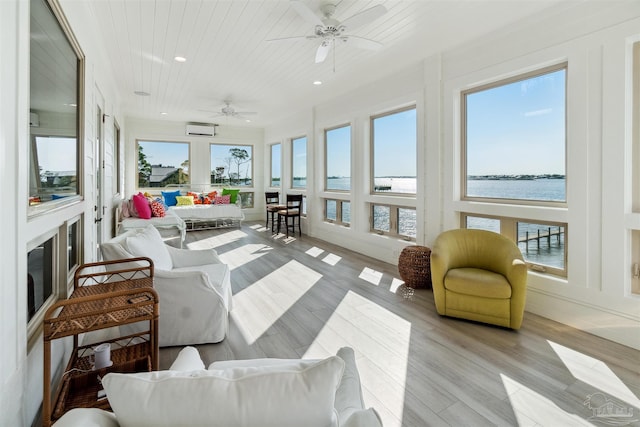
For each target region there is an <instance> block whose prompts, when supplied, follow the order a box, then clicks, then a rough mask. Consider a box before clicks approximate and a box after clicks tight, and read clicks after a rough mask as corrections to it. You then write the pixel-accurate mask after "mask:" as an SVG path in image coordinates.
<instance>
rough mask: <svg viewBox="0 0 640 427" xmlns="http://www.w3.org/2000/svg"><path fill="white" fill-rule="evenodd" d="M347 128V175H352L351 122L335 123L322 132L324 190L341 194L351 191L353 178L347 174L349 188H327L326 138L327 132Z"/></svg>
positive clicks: (327, 159)
mask: <svg viewBox="0 0 640 427" xmlns="http://www.w3.org/2000/svg"><path fill="white" fill-rule="evenodd" d="M346 127H348V128H349V175H353V171H352V170H351V160H352V159H351V157H352V156H351V150H352V149H353V126H352V124H351V123H345V124H341V125H337V126H332V127H328V128H325V129H324V131H323V133H324V191H325V192H328V193H343V194H348V193H351V190H352V189H351V181H352V179H353V177H352V176H349V189H348V190H339V189H330V188H328V183H329V182H328V181H329V175H328V171H327V167H328V161H329V156H328V155H327V152H328V150H327V143H328V139H327V134H328V133H329V132H331V131H333V130H337V129H342V128H346Z"/></svg>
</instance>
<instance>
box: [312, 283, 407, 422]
mask: <svg viewBox="0 0 640 427" xmlns="http://www.w3.org/2000/svg"><path fill="white" fill-rule="evenodd" d="M410 339H411V323H409V322H408V321H406V320H404V319H402V318H401V317H399V316H397V315H396V314H394V313H392V312H390V311H389V310H387V309H385V308H383V307H381V306H380V305H378V304H376V303H374V302H372V301H370V300H368V299H367V298H364V297H362V296H360V295H358V294H357V293H355V292H352V291H349V292H347V294H346V295H345V296H344V298H343V299H342V301H341V302H340V304H339V305H338V306H337V307H336V308H335V310H334V311H333V313H332V314H331V316H330V318H329V319H328V320H327V321H326V323H325V324H324V326H323V327H322V329H321V330H320V332H319V333H318V335H317V336H316V338H315V340H314V341H313V343H312V344H311V345H310V346H309V348H308V349H307V351H306V352H305V354H304V357H305V358H324V357H327V356H330V355H333V354H336V352H337V351H338V349H339V348H340V347H343V346H348V347H351V348H353V350H354V351H355V354H356V363H357V365H358V370H359V371H360V376H361V380H362V387H363V388H364V389H365V391H366V392H371V394H373V395H378V396H385V399H384V400H385V401H384V406H385V408H384V409H385V410H384V411H380V412H381V415H382V414H383V413H384V414H390V415H387V416H388V417H389V418H386V417H385V419H383V424H384V425H385V426H393V425H397V423H398V420H402V413H403V410H404V392H405V386H406V376H407V363H408V357H409V344H410ZM365 404H369V403H368V402H365Z"/></svg>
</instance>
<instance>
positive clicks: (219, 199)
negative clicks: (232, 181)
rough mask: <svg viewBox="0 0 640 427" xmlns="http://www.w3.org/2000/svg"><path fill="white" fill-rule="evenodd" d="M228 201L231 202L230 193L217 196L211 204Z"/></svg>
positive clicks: (220, 203) (221, 203) (225, 203)
mask: <svg viewBox="0 0 640 427" xmlns="http://www.w3.org/2000/svg"><path fill="white" fill-rule="evenodd" d="M229 203H231V196H230V195H226V196H217V197H216V198H215V199H213V204H214V205H228V204H229Z"/></svg>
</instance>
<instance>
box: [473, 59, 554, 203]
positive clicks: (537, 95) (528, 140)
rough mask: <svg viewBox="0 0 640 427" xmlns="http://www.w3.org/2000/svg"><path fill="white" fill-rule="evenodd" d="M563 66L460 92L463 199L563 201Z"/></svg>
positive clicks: (528, 201)
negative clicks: (462, 141)
mask: <svg viewBox="0 0 640 427" xmlns="http://www.w3.org/2000/svg"><path fill="white" fill-rule="evenodd" d="M566 74H567V73H566V66H565V65H562V66H555V67H551V68H547V69H545V70H541V71H538V72H535V73H530V74H527V75H525V76H520V77H518V78H514V79H509V80H506V81H501V82H498V83H494V84H491V85H487V86H483V87H480V88H474V89H472V90H469V91H466V92H463V94H462V108H463V112H462V117H463V132H462V135H463V138H464V143H463V150H464V156H463V161H464V165H463V168H462V170H463V171H464V174H465V176H464V179H463V180H462V182H463V186H464V188H463V195H464V197H465V198H467V199H494V200H499V199H502V200H508V201H520V202H521V203H524V202H523V201H526V202H527V203H530V202H531V201H534V202H535V201H538V202H553V203H558V202H560V203H563V202H566V176H565V163H566V161H565V152H566V86H567V84H566Z"/></svg>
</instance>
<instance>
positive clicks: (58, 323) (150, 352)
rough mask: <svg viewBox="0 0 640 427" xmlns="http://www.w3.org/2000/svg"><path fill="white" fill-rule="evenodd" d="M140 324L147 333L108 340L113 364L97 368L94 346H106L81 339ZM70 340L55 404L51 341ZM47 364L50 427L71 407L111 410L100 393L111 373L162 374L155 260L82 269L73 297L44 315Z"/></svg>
mask: <svg viewBox="0 0 640 427" xmlns="http://www.w3.org/2000/svg"><path fill="white" fill-rule="evenodd" d="M105 270H107V271H105ZM135 322H146V323H142V324H143V325H145V326H144V327H143V330H141V331H139V332H135V333H133V334H130V335H124V336H119V337H116V338H113V339H110V340H108V341H103V342H107V343H109V344H110V345H111V361H112V365H111V366H109V367H106V368H101V369H93V363H92V357H93V347H95V346H97V345H99V344H101V342H98V343H92V344H91V345H79V339H78V335H80V334H84V333H87V332H91V331H97V330H100V329H105V328H111V327H115V326H121V325H125V324H129V323H135ZM146 325H148V328H147V326H146ZM65 337H72V338H73V350H72V353H71V357H70V359H69V362H68V364H67V368H66V370H65V372H64V373H63V374H62V378H61V379H60V382H59V384H58V387H57V390H56V393H55V396H54V399H53V400H52V398H51V397H52V396H51V342H52V341H53V340H56V339H60V338H65ZM43 360H44V386H43V403H42V419H43V425H44V426H45V427H49V426H50V425H51V424H52V423H53V422H55V420H57V419H58V418H60V417H61V416H62V415H63V414H64V413H65V412H66V411H68V410H70V409H72V408H78V407H85V408H101V409H110V407H109V402H108V401H107V399H106V398H105V397H103V396H102V395H100V396H99V395H98V391H99V390H101V389H102V386H101V384H100V380H101V377H103V376H104V375H106V374H107V373H109V372H141V371H151V370H157V369H158V294H157V293H156V292H155V290H153V262H152V261H151V260H150V259H149V258H145V257H140V258H131V259H126V260H115V261H105V262H98V263H90V264H84V265H82V266H80V267H79V268H78V270H77V271H76V273H75V276H74V290H73V293H72V294H71V296H70V297H69V299H66V300H61V301H58V302H57V303H56V304H54V305H53V306H52V307H50V308H49V309H48V310H47V312H46V313H45V319H44V356H43Z"/></svg>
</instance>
